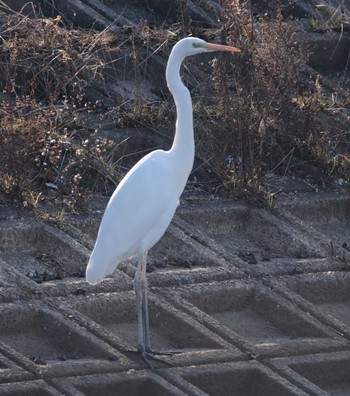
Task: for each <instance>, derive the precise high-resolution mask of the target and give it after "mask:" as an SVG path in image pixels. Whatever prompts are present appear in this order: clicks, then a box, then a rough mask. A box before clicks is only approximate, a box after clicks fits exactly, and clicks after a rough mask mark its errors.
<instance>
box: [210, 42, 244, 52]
mask: <svg viewBox="0 0 350 396" xmlns="http://www.w3.org/2000/svg"><path fill="white" fill-rule="evenodd" d="M204 47H205V48H206V49H208V50H210V51H230V52H241V50H240V49H238V48H236V47H230V46H228V45H221V44H212V43H209V44H206V45H204Z"/></svg>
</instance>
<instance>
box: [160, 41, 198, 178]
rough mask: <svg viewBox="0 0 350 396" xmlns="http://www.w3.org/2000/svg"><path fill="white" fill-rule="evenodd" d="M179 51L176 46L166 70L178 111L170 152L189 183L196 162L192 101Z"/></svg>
mask: <svg viewBox="0 0 350 396" xmlns="http://www.w3.org/2000/svg"><path fill="white" fill-rule="evenodd" d="M177 49H178V48H176V46H175V47H174V48H173V50H172V52H171V54H170V57H169V60H168V64H167V68H166V79H167V84H168V88H169V90H170V92H171V93H172V95H173V97H174V100H175V105H176V111H177V120H176V131H175V137H174V142H173V145H172V147H171V149H170V152H171V153H173V154H174V155H175V157H176V158H178V162H177V163H179V166H180V167H181V169H182V173H183V177H184V178H186V181H187V178H188V175H189V173H190V172H191V169H192V166H193V160H194V136H193V114H192V100H191V95H190V92H189V91H188V89H187V88H186V87H185V86H184V84H183V83H182V81H181V77H180V67H181V63H182V61H183V60H184V58H185V57H184V56H183V55H182V54H181V53H179V51H177ZM186 181H185V183H186Z"/></svg>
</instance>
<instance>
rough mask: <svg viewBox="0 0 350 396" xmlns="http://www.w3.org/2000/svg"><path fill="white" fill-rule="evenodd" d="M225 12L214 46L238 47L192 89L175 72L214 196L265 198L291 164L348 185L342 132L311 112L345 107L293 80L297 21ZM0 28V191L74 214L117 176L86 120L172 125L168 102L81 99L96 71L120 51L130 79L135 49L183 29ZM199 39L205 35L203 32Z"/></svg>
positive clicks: (166, 40) (301, 60) (297, 66)
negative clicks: (219, 42)
mask: <svg viewBox="0 0 350 396" xmlns="http://www.w3.org/2000/svg"><path fill="white" fill-rule="evenodd" d="M224 11H225V12H224V14H223V15H225V17H224V18H223V20H222V30H221V36H222V39H223V40H225V41H227V42H228V43H233V44H234V45H235V46H238V47H240V48H241V50H242V52H241V54H240V55H239V56H238V57H236V58H234V59H233V58H230V57H226V56H222V57H221V56H220V58H219V59H214V60H212V61H211V67H210V68H207V69H206V72H209V75H206V80H205V83H202V84H201V85H197V86H195V85H194V83H193V81H195V79H192V80H191V81H190V77H188V76H186V73H185V79H187V84H188V85H189V87H190V89H191V91H192V96H193V102H194V109H195V122H196V139H197V153H198V155H199V157H200V158H201V159H202V161H203V163H204V164H205V165H204V166H203V167H205V168H207V169H208V170H209V171H210V174H211V175H213V174H214V175H215V176H216V180H217V182H216V185H215V186H214V191H217V190H218V188H219V187H223V188H224V189H225V191H228V192H229V193H230V194H232V193H233V194H235V195H242V194H243V195H247V193H252V192H253V194H254V196H256V194H258V195H259V196H266V193H268V194H271V193H273V191H271V190H270V189H269V187H268V184H267V183H266V180H268V179H269V178H271V177H273V175H280V176H281V175H282V176H286V175H289V176H291V177H294V176H295V174H294V173H293V169H292V166H291V164H292V163H293V160H292V158H295V157H296V156H297V157H298V158H299V159H300V161H301V162H304V161H306V162H308V163H310V162H312V163H314V164H316V165H317V167H318V169H319V170H320V173H322V174H324V175H325V177H324V178H320V180H318V181H317V182H316V183H318V182H319V183H320V186H321V187H322V186H325V183H326V182H325V180H326V179H327V178H329V177H330V176H334V175H337V177H340V178H342V180H345V181H346V180H347V179H348V175H349V161H348V160H347V159H348V156H347V155H346V153H345V154H344V153H339V152H338V151H337V147H338V143H339V139H340V137H339V136H340V135H341V134H340V133H338V134H337V133H334V128H332V127H329V128H328V127H325V125H326V124H324V123H322V122H321V118H320V115H322V116H324V115H326V116H328V115H332V114H333V113H334V111H335V109H336V108H339V107H342V108H345V107H347V106H348V105H349V102H348V98H347V97H346V96H344V95H343V94H342V93H339V96H336V98H337V106H338V107H336V106H335V105H334V97H335V96H334V95H335V93H334V92H332V93H327V92H326V91H324V90H323V88H322V84H321V78H316V79H315V78H310V79H309V80H308V81H306V82H305V81H303V79H302V72H303V70H305V64H306V61H307V53H308V51H307V48H306V47H305V46H303V45H301V46H300V45H299V46H298V45H296V44H295V39H294V38H295V34H296V31H297V30H298V29H299V27H298V24H296V23H295V21H294V22H293V23H290V21H286V20H285V19H284V17H282V14H281V12H280V10H279V9H274V8H273V7H272V8H271V10H269V13H267V14H266V15H264V16H261V15H259V14H258V15H256V14H254V13H253V10H252V9H251V3H250V2H248V1H246V2H226V6H225V10H224ZM0 24H1V26H0V29H1V37H2V49H1V54H0V56H1V63H0V76H1V81H2V104H1V108H0V111H1V117H0V128H1V141H0V168H1V174H0V190H1V192H2V194H3V196H4V197H11V199H12V198H15V199H16V200H17V202H19V203H20V204H21V205H25V206H34V207H36V206H38V204H39V202H40V201H41V200H44V199H45V200H51V201H54V202H55V203H64V204H65V206H67V207H69V208H74V209H77V208H78V209H84V205H85V202H86V197H87V196H88V195H89V193H90V192H91V191H99V192H102V193H107V194H110V192H111V190H112V188H114V186H115V185H116V184H117V183H118V181H119V179H120V175H121V174H122V173H123V169H121V168H120V166H119V160H120V158H118V155H120V154H117V150H116V147H117V146H118V145H117V142H115V141H108V140H106V139H98V140H96V130H95V129H96V128H95V127H89V125H90V124H89V122H90V121H89V117H92V115H93V117H95V118H97V119H98V118H99V117H100V116H101V117H102V116H104V114H106V113H109V114H112V113H113V117H114V118H113V119H114V120H115V122H116V124H117V126H118V127H119V128H120V127H139V126H140V125H142V126H151V127H152V128H155V129H159V130H160V129H163V128H173V123H174V119H175V108H174V105H173V102H172V101H171V100H168V99H167V98H164V100H163V101H158V102H157V103H149V102H147V101H144V100H142V99H140V98H139V97H136V98H134V100H130V101H125V102H124V103H114V107H113V106H112V107H111V108H106V106H104V105H103V104H101V103H100V101H99V100H94V99H93V97H94V96H93V94H92V93H91V90H93V89H95V91H96V92H98V91H101V90H103V89H104V87H105V84H106V82H105V76H106V71H107V70H108V68H109V67H111V66H113V62H114V59H116V58H117V55H118V54H119V53H122V52H123V51H125V50H126V48H127V51H129V53H130V56H131V57H132V59H133V63H134V70H135V77H137V76H136V74H137V73H138V72H139V71H140V69H141V68H143V67H146V65H147V58H146V60H145V59H140V58H139V57H138V49H139V46H147V48H149V49H150V50H149V52H148V53H151V54H152V53H153V52H157V53H161V51H164V52H165V53H168V51H169V46H170V45H172V44H173V43H174V42H175V41H176V40H177V39H179V38H181V36H182V35H183V33H184V32H185V31H188V27H184V26H183V27H182V29H179V30H176V29H173V31H171V30H170V29H169V30H167V31H164V30H155V28H150V27H149V26H148V25H147V24H146V23H144V24H143V25H142V26H139V27H138V29H134V30H130V31H129V30H126V31H125V32H124V34H123V35H120V36H118V37H117V36H116V35H114V34H112V33H110V32H109V31H108V30H106V31H103V32H98V31H93V30H89V31H86V30H76V29H72V28H70V27H67V26H64V25H63V23H62V21H61V19H60V18H56V19H47V18H44V17H38V18H36V19H29V18H27V17H24V16H22V15H19V14H12V15H5V14H2V15H1V16H0ZM195 33H196V34H198V32H195ZM199 34H200V35H202V36H204V37H203V38H206V36H210V35H211V32H205V31H203V32H201V33H199ZM186 64H187V65H191V67H192V66H193V75H196V73H197V72H198V73H201V71H200V69H203V65H201V67H199V68H197V67H196V60H194V59H193V60H192V59H190V60H188V61H187V63H186ZM202 77H203V74H201V76H200V78H199V79H198V80H202ZM136 83H137V81H136ZM331 95H333V96H331ZM337 95H338V93H337ZM168 98H169V97H168ZM330 98H333V99H330ZM169 99H170V98H169ZM332 100H333V101H332ZM95 124H96V123H95ZM97 125H98V122H97ZM337 128H338V127H337ZM170 130H171V129H170ZM341 139H343V140H344V139H345V140H346V137H344V135H341ZM321 179H322V180H321ZM210 192H213V190H210Z"/></svg>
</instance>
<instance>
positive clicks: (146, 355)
mask: <svg viewBox="0 0 350 396" xmlns="http://www.w3.org/2000/svg"><path fill="white" fill-rule="evenodd" d="M139 353H140V355H141V357H142V359H143V361H144V362H146V363H147V364H148V366H149V368H150V369H152V370H153V369H154V366H153V365H152V363H151V362H150V360H154V361H156V362H160V363H164V364H167V365H168V366H170V367H173V366H174V365H173V364H172V363H170V362H167V361H165V360H163V359H161V358H158V357H157V355H171V354H170V353H166V352H164V353H163V352H153V351H150V350H143V351H139Z"/></svg>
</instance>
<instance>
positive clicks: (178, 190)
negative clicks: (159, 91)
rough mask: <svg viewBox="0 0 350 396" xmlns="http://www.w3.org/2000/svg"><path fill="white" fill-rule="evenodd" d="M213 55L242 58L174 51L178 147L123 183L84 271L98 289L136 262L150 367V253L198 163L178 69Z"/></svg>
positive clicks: (171, 66)
mask: <svg viewBox="0 0 350 396" xmlns="http://www.w3.org/2000/svg"><path fill="white" fill-rule="evenodd" d="M210 51H230V52H239V50H238V49H237V48H234V47H229V46H225V45H220V44H211V43H207V42H205V41H204V40H201V39H198V38H194V37H193V38H184V39H182V40H180V41H179V42H178V43H177V44H176V45H175V46H174V47H173V49H172V51H171V54H170V57H169V60H168V64H167V68H166V80H167V84H168V87H169V90H170V92H171V93H172V95H173V97H174V100H175V104H176V110H177V121H176V132H175V138H174V142H173V144H172V147H171V148H170V150H168V151H164V150H155V151H153V152H151V153H149V154H148V155H146V156H145V157H144V158H142V159H141V160H140V161H139V162H138V163H137V164H136V165H134V167H133V168H132V169H131V170H130V171H129V172H128V173H127V175H126V176H125V177H124V179H123V180H122V181H121V182H120V184H119V185H118V187H117V188H116V190H115V191H114V193H113V195H112V197H111V199H110V201H109V203H108V205H107V208H106V210H105V212H104V215H103V218H102V221H101V225H100V228H99V231H98V236H97V240H96V244H95V247H94V249H93V252H92V254H91V257H90V259H89V263H88V266H87V269H86V280H87V281H88V282H89V283H90V284H93V285H95V284H97V283H99V282H101V281H102V280H103V279H104V278H105V277H106V276H107V275H109V274H111V273H112V272H113V271H114V270H115V269H116V268H117V266H118V264H119V263H120V262H122V261H123V260H125V259H127V258H130V257H134V256H137V257H138V266H137V271H136V274H135V280H134V287H135V294H136V306H137V319H138V352H139V353H140V354H141V356H142V358H143V359H144V360H145V361H146V362H148V363H149V361H148V359H149V358H152V359H156V358H155V356H154V355H155V352H153V351H152V349H151V342H150V331H149V319H148V304H147V279H146V260H147V252H148V250H149V249H150V248H151V247H152V246H153V245H154V244H155V243H156V242H158V240H159V239H160V238H161V237H162V235H163V234H164V232H165V231H166V229H167V228H168V226H169V224H170V222H171V219H172V218H173V215H174V213H175V210H176V207H177V205H178V203H179V198H180V195H181V194H182V191H183V190H184V188H185V185H186V182H187V179H188V176H189V174H190V172H191V169H192V166H193V160H194V136H193V115H192V100H191V95H190V93H189V91H188V89H187V88H186V87H185V86H184V84H183V83H182V81H181V77H180V67H181V64H182V61H183V60H184V59H185V57H187V56H190V55H195V54H199V53H202V52H210ZM156 360H157V359H156Z"/></svg>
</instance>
